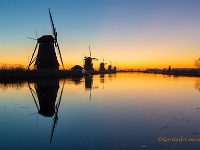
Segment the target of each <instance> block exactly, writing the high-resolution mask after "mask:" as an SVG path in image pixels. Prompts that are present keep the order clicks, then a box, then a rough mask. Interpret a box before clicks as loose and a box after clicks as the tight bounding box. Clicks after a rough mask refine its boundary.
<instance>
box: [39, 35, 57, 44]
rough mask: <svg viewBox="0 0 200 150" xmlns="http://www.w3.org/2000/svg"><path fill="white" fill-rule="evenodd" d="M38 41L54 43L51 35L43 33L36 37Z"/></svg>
mask: <svg viewBox="0 0 200 150" xmlns="http://www.w3.org/2000/svg"><path fill="white" fill-rule="evenodd" d="M37 41H38V43H54V38H53V36H52V35H43V36H42V37H40V38H38V39H37Z"/></svg>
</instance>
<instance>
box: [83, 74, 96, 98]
mask: <svg viewBox="0 0 200 150" xmlns="http://www.w3.org/2000/svg"><path fill="white" fill-rule="evenodd" d="M97 88H98V86H93V76H85V90H89V91H90V97H89V100H90V101H91V97H92V92H91V91H92V89H97Z"/></svg>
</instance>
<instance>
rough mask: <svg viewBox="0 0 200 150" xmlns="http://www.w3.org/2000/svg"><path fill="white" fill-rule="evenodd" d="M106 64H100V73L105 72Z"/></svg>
mask: <svg viewBox="0 0 200 150" xmlns="http://www.w3.org/2000/svg"><path fill="white" fill-rule="evenodd" d="M105 70H106V69H105V63H104V62H101V63H100V67H99V71H105Z"/></svg>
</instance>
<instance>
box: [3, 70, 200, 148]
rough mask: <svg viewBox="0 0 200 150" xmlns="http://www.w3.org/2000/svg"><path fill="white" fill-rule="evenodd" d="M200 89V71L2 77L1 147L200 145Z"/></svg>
mask: <svg viewBox="0 0 200 150" xmlns="http://www.w3.org/2000/svg"><path fill="white" fill-rule="evenodd" d="M199 91H200V79H199V78H192V77H173V76H171V77H169V76H164V75H154V74H138V73H117V74H112V75H108V74H106V75H104V76H100V75H95V76H93V77H92V78H82V79H76V80H75V79H74V80H72V79H65V80H63V79H62V80H50V81H43V80H42V81H34V82H30V83H28V82H21V83H7V82H5V83H1V84H0V95H1V97H0V135H1V136H0V149H2V150H7V149H8V150H16V149H20V150H23V149H24V150H27V149H29V150H32V149H33V150H35V149H38V150H39V149H48V150H51V149H57V150H65V149H66V150H86V149H87V150H111V149H113V150H133V149H137V150H140V149H141V150H143V149H148V150H149V149H153V150H160V149H166V150H168V149H178V150H179V149H181V150H187V149H193V150H195V149H199V148H200V92H199ZM55 106H56V107H55ZM167 138H168V139H167ZM175 140H179V141H175ZM194 140H196V141H194ZM197 140H199V141H197Z"/></svg>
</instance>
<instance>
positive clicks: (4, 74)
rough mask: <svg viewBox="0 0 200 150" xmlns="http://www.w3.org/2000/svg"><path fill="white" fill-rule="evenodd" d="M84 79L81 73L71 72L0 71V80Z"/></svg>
mask: <svg viewBox="0 0 200 150" xmlns="http://www.w3.org/2000/svg"><path fill="white" fill-rule="evenodd" d="M65 77H82V73H81V72H79V71H71V70H0V80H2V79H13V80H15V79H22V80H28V79H40V78H65Z"/></svg>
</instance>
